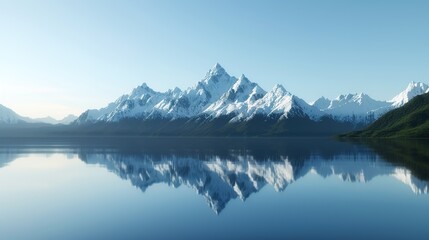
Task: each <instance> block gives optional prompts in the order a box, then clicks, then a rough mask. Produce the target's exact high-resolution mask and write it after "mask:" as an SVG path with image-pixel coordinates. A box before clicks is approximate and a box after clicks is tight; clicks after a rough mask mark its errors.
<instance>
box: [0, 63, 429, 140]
mask: <svg viewBox="0 0 429 240" xmlns="http://www.w3.org/2000/svg"><path fill="white" fill-rule="evenodd" d="M427 92H429V86H428V85H426V84H424V83H416V82H411V83H410V84H409V85H408V86H407V88H406V89H405V90H404V91H403V92H401V93H399V94H398V95H397V96H395V97H393V98H392V99H391V100H388V101H378V100H374V99H372V98H371V97H370V96H368V95H366V94H363V93H360V94H346V95H340V96H339V97H338V98H336V99H333V100H330V99H327V98H324V97H321V98H319V99H318V100H316V101H315V102H313V103H307V102H306V101H304V100H303V99H301V98H299V97H298V96H296V95H293V94H292V93H290V92H288V91H287V90H286V89H285V88H284V87H283V86H282V85H276V86H274V87H273V88H272V89H271V90H270V91H265V90H264V89H262V88H261V87H260V86H259V85H258V84H257V83H254V82H251V81H250V80H249V79H248V78H247V77H246V76H244V75H241V76H240V77H239V78H236V77H234V76H230V75H229V74H228V73H227V72H226V71H225V69H224V68H222V67H221V66H220V65H219V64H216V65H215V66H214V67H213V68H211V69H210V70H209V71H208V73H207V74H206V75H205V77H204V78H203V79H202V80H201V81H199V82H198V83H197V84H195V85H194V86H193V87H190V88H188V89H186V90H181V89H179V88H174V89H171V90H169V91H167V92H157V91H155V90H153V89H151V88H150V87H148V86H147V85H146V84H142V85H141V86H138V87H137V88H135V89H134V90H132V91H131V93H129V94H125V95H123V96H121V97H119V98H118V99H117V100H116V101H114V102H112V103H110V104H108V105H107V106H106V107H104V108H101V109H90V110H87V111H85V112H84V113H82V114H81V115H80V116H79V117H78V118H77V119H76V120H74V117H72V116H71V117H68V118H66V119H65V120H64V121H58V122H55V121H51V120H52V119H39V122H45V123H63V124H67V123H72V125H73V126H74V127H75V128H78V129H80V130H82V131H83V132H87V133H90V132H92V133H95V132H110V133H114V134H119V133H123V134H130V133H132V134H138V135H292V136H295V135H328V134H338V133H342V132H347V131H351V130H356V129H360V128H362V127H364V126H367V125H368V124H370V123H372V122H374V121H375V120H376V119H378V118H379V117H380V116H382V115H383V114H385V113H386V112H388V111H390V110H392V109H395V108H398V107H401V106H403V105H404V104H405V103H407V102H408V101H410V100H411V99H412V98H414V97H415V96H418V95H420V94H423V93H427ZM20 121H24V122H34V121H35V120H34V119H26V118H22V117H20V116H18V115H17V114H15V113H14V112H13V111H12V110H10V109H7V108H5V109H4V110H1V112H0V122H2V123H3V124H4V123H6V124H16V123H18V122H20Z"/></svg>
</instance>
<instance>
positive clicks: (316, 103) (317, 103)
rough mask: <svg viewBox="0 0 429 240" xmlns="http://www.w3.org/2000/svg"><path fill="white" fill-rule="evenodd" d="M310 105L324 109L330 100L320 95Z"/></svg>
mask: <svg viewBox="0 0 429 240" xmlns="http://www.w3.org/2000/svg"><path fill="white" fill-rule="evenodd" d="M310 105H312V106H315V107H317V108H318V109H320V110H322V111H323V110H325V109H327V108H328V107H329V105H331V100H329V99H328V98H325V97H320V98H319V99H317V100H316V101H314V102H313V103H311V104H310Z"/></svg>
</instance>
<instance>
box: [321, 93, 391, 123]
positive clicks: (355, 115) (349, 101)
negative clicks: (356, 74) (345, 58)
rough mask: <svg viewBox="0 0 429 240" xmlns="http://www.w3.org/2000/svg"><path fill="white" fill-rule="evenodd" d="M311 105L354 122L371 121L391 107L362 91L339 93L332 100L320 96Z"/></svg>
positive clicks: (343, 119) (340, 118)
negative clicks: (357, 92)
mask: <svg viewBox="0 0 429 240" xmlns="http://www.w3.org/2000/svg"><path fill="white" fill-rule="evenodd" d="M313 106H317V107H318V108H319V109H320V110H321V111H322V112H323V113H325V114H328V115H331V116H332V117H333V118H334V119H336V120H341V121H355V122H356V121H357V122H368V121H373V120H374V119H377V118H378V117H380V116H381V115H382V114H384V113H385V112H387V111H389V110H390V109H391V104H390V103H388V102H385V101H377V100H374V99H372V98H371V97H370V96H368V95H366V94H363V93H359V94H346V95H340V96H339V97H337V98H336V99H334V100H329V99H326V98H323V97H322V98H319V99H318V100H317V101H315V102H314V103H313Z"/></svg>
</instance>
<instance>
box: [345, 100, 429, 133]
mask: <svg viewBox="0 0 429 240" xmlns="http://www.w3.org/2000/svg"><path fill="white" fill-rule="evenodd" d="M344 136H346V137H389V138H390V137H407V138H429V93H427V94H423V95H420V96H417V97H415V98H413V99H412V100H411V101H410V102H408V103H407V104H405V105H404V106H402V107H400V108H398V109H395V110H392V111H390V112H388V113H386V114H385V115H384V116H382V117H381V118H379V119H378V120H377V121H375V122H374V123H373V124H371V125H370V126H369V127H368V128H366V129H364V130H363V131H358V132H352V133H350V134H346V135H344Z"/></svg>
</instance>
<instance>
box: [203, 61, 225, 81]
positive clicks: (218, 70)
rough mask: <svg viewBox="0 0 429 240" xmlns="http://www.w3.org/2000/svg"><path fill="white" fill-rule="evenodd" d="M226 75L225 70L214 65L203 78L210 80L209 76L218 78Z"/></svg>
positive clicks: (218, 65) (217, 64)
mask: <svg viewBox="0 0 429 240" xmlns="http://www.w3.org/2000/svg"><path fill="white" fill-rule="evenodd" d="M224 74H226V71H225V69H224V68H223V67H222V66H221V65H220V64H219V63H216V64H215V65H214V66H213V67H212V68H211V69H210V70H209V71H208V73H207V74H206V77H205V78H210V77H211V76H220V75H224Z"/></svg>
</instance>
